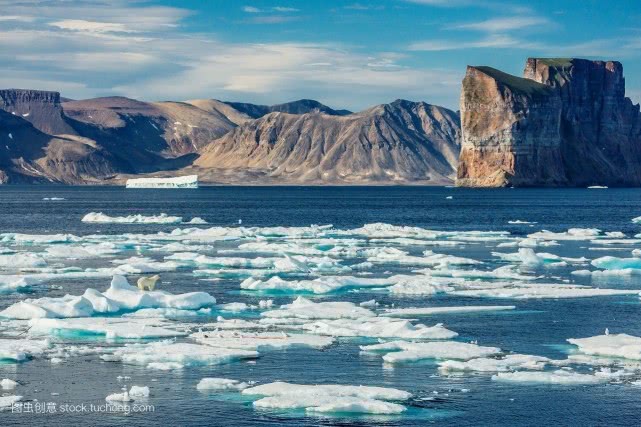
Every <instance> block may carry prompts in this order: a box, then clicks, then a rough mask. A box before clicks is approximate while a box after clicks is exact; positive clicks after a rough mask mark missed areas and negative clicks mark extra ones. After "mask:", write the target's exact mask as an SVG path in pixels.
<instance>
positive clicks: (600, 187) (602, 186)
mask: <svg viewBox="0 0 641 427" xmlns="http://www.w3.org/2000/svg"><path fill="white" fill-rule="evenodd" d="M588 188H589V189H592V190H594V189H597V190H598V189H604V188H608V187H606V186H605V185H590V186H589V187H588Z"/></svg>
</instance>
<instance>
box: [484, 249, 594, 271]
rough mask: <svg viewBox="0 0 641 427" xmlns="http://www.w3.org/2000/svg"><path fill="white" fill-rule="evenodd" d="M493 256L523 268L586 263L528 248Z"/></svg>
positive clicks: (585, 260)
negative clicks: (516, 263) (536, 251)
mask: <svg viewBox="0 0 641 427" xmlns="http://www.w3.org/2000/svg"><path fill="white" fill-rule="evenodd" d="M492 255H493V256H496V257H499V258H501V259H502V260H504V261H509V262H519V263H521V264H523V265H525V266H529V267H539V266H550V267H556V266H564V265H566V262H570V263H583V262H587V261H588V259H587V258H568V257H561V256H558V255H554V254H548V253H535V252H534V251H533V250H532V249H530V248H520V249H519V251H518V252H517V253H511V254H508V253H503V252H492Z"/></svg>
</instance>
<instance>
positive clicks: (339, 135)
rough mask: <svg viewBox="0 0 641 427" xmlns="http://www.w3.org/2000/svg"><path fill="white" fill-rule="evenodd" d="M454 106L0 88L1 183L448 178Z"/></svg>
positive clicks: (454, 151)
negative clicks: (87, 95)
mask: <svg viewBox="0 0 641 427" xmlns="http://www.w3.org/2000/svg"><path fill="white" fill-rule="evenodd" d="M459 133H460V125H459V117H458V114H457V113H456V112H454V111H451V110H448V109H446V108H443V107H437V106H432V105H429V104H426V103H424V102H410V101H403V100H397V101H394V102H392V103H390V104H383V105H378V106H375V107H372V108H370V109H367V110H365V111H361V112H358V113H352V112H350V111H347V110H334V109H332V108H330V107H328V106H326V105H323V104H321V103H320V102H318V101H314V100H308V99H303V100H299V101H294V102H289V103H285V104H279V105H272V106H266V105H255V104H248V103H238V102H223V101H218V100H215V99H195V100H188V101H185V102H173V101H163V102H143V101H138V100H134V99H129V98H124V97H105V98H94V99H86V100H69V99H64V98H61V96H60V94H59V93H57V92H47V91H37V90H22V89H7V90H0V147H3V146H4V150H2V149H0V182H3V183H21V182H36V183H39V182H56V183H65V184H117V183H121V182H122V181H123V180H124V179H126V178H129V177H132V176H138V175H142V174H144V175H150V176H173V175H182V174H186V173H197V174H198V175H199V177H200V181H201V182H205V183H227V184H229V183H232V184H278V183H291V184H377V183H378V184H389V183H398V184H405V183H433V184H443V183H448V182H451V181H452V179H453V177H454V175H455V173H456V162H457V159H458V151H459Z"/></svg>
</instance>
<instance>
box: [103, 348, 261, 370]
mask: <svg viewBox="0 0 641 427" xmlns="http://www.w3.org/2000/svg"><path fill="white" fill-rule="evenodd" d="M256 357H258V352H256V351H252V350H242V349H228V348H222V347H212V346H209V345H202V344H195V343H188V342H173V341H157V342H152V343H147V344H128V345H125V346H123V347H119V348H117V349H116V350H115V351H114V353H113V354H111V355H108V357H106V358H105V357H103V359H106V360H109V361H120V362H122V363H130V364H138V365H143V366H146V367H147V368H151V369H162V370H166V369H180V368H183V367H188V366H204V365H220V364H223V363H229V362H233V361H235V360H241V359H251V358H256Z"/></svg>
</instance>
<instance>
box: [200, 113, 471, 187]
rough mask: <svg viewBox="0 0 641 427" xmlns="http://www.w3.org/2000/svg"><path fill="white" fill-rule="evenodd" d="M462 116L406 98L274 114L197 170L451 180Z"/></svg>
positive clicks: (217, 145) (205, 158) (220, 147)
mask: <svg viewBox="0 0 641 427" xmlns="http://www.w3.org/2000/svg"><path fill="white" fill-rule="evenodd" d="M458 120H459V119H458V116H457V114H456V113H455V112H453V111H450V110H448V109H446V108H442V107H436V106H432V105H429V104H426V103H423V102H409V101H403V100H398V101H395V102H393V103H391V104H384V105H379V106H376V107H373V108H371V109H368V110H365V111H362V112H360V113H354V114H350V115H347V116H332V115H327V114H322V113H318V112H314V113H306V114H301V115H295V114H287V113H270V114H268V115H266V116H264V117H262V118H260V119H257V120H254V121H251V122H247V123H245V124H243V125H241V126H239V127H237V128H236V129H234V130H232V131H231V132H229V133H228V134H226V135H224V136H223V137H222V138H220V139H218V140H216V141H213V142H212V143H211V144H209V146H208V147H206V148H205V149H204V150H203V151H202V154H201V156H200V158H199V159H197V160H196V162H195V163H194V165H195V166H196V167H198V168H200V171H201V172H200V173H201V174H204V175H208V174H209V175H215V173H214V172H212V171H221V170H222V171H225V170H227V171H229V170H240V171H252V172H256V173H258V176H266V177H269V178H271V179H277V180H279V181H283V182H293V183H296V182H299V183H354V184H366V183H409V182H424V183H425V182H429V183H434V184H436V183H445V182H450V180H451V179H452V178H453V176H454V173H455V169H454V165H455V164H456V160H457V158H458V135H459V122H458Z"/></svg>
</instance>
